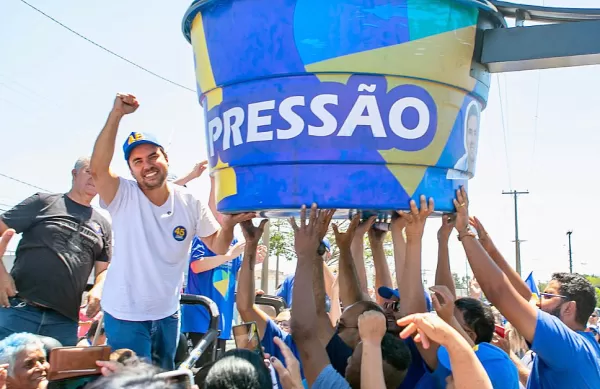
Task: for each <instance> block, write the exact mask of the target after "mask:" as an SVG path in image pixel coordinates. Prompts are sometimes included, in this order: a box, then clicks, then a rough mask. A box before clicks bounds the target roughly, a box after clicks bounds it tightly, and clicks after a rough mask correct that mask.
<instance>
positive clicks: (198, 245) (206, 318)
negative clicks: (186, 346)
mask: <svg viewBox="0 0 600 389" xmlns="http://www.w3.org/2000/svg"><path fill="white" fill-rule="evenodd" d="M244 245H245V244H244V243H238V241H237V239H234V240H233V242H232V247H231V249H230V250H229V252H228V253H227V254H225V255H216V254H215V253H213V252H212V251H210V249H209V248H208V247H207V246H206V245H205V244H204V242H202V240H200V239H199V238H198V237H194V240H193V241H192V251H191V255H190V268H189V272H188V277H187V284H186V287H185V291H184V292H185V293H188V294H195V295H200V296H206V297H208V298H209V299H211V300H212V301H214V302H215V304H217V307H218V308H219V313H220V314H221V316H220V321H219V331H221V334H220V335H219V340H218V341H217V355H215V357H216V358H218V357H219V356H220V355H221V354H223V353H224V352H225V343H226V341H227V340H228V339H229V338H230V335H231V324H232V321H233V304H234V302H235V284H236V279H237V274H238V270H239V269H240V267H241V264H242V256H241V254H242V253H243V250H244ZM181 315H182V317H181V332H183V333H185V334H186V336H187V338H188V341H189V342H190V343H191V344H190V346H191V347H192V348H193V347H194V346H195V345H196V344H198V342H199V341H200V339H202V337H203V336H204V334H205V333H206V331H207V330H208V325H209V322H210V315H209V313H208V312H207V310H206V308H204V307H202V306H200V305H182V307H181ZM211 360H212V349H209V351H206V352H205V353H204V354H203V355H202V357H201V360H200V361H199V366H202V365H203V364H204V363H205V362H208V361H211Z"/></svg>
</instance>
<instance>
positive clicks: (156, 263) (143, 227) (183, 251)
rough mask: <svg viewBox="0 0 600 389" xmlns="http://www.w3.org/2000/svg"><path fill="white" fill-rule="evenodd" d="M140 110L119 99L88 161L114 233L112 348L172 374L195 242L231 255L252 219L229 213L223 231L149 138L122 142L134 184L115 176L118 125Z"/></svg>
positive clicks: (108, 303)
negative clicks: (237, 232)
mask: <svg viewBox="0 0 600 389" xmlns="http://www.w3.org/2000/svg"><path fill="white" fill-rule="evenodd" d="M138 106H139V103H138V102H137V100H136V98H135V97H134V96H132V95H117V97H116V99H115V102H114V106H113V108H112V110H111V112H110V115H109V117H108V120H107V122H106V125H105V126H104V129H102V132H101V133H100V135H99V136H98V139H97V140H96V144H95V145H94V152H93V154H92V159H91V164H90V170H91V173H92V176H93V178H94V181H95V184H96V187H97V188H98V194H99V195H100V199H101V206H102V207H103V208H106V209H107V210H108V211H109V212H110V214H111V216H112V223H113V231H114V235H115V245H114V246H115V247H114V254H113V260H112V262H111V266H110V267H109V269H108V273H107V275H106V281H105V284H104V285H105V286H104V292H103V295H102V308H103V309H104V312H105V315H104V320H105V328H106V335H107V337H108V343H109V345H110V346H111V347H112V348H113V349H120V348H128V349H132V350H133V351H135V352H136V353H137V354H138V355H139V356H140V357H145V358H148V359H150V358H151V357H152V356H155V362H157V363H158V364H159V365H160V366H161V367H162V368H164V369H173V368H174V356H175V350H176V348H177V340H178V338H179V293H180V290H181V283H182V279H183V278H182V275H183V272H184V270H185V267H186V266H187V258H188V252H189V248H190V244H191V241H192V239H193V237H194V236H195V235H197V236H199V237H201V238H202V241H203V242H204V243H205V244H206V245H207V246H208V247H209V248H210V249H211V250H212V251H213V252H215V253H217V254H225V253H226V252H227V250H228V249H229V245H230V244H231V241H232V240H233V228H234V226H235V225H236V224H237V223H239V222H241V221H244V220H249V219H251V218H253V217H254V214H253V213H245V214H238V215H224V216H223V219H222V224H221V226H220V225H219V224H218V223H217V221H216V220H215V218H214V216H213V214H212V213H211V211H210V209H209V208H208V207H207V206H206V205H205V204H203V203H202V202H201V201H199V200H198V199H196V198H195V197H194V196H192V195H191V194H189V193H188V192H187V191H186V189H185V188H182V187H179V186H178V185H172V184H171V183H168V182H167V175H168V158H167V155H166V153H165V150H164V149H163V147H162V146H161V145H160V143H159V142H158V141H157V140H156V139H155V138H154V137H153V136H151V135H150V134H144V133H137V132H132V133H131V134H130V135H129V136H128V137H127V140H126V141H125V144H124V145H123V152H124V154H125V160H126V161H127V164H128V166H129V169H130V171H131V175H132V176H133V177H134V178H135V181H133V180H126V179H124V178H122V177H119V176H117V175H115V174H113V173H112V172H111V171H110V168H109V166H110V162H111V160H112V156H113V154H114V148H115V138H116V136H117V131H118V127H119V123H120V121H121V119H122V118H123V116H125V115H127V114H130V113H133V112H135V110H136V109H137V108H138Z"/></svg>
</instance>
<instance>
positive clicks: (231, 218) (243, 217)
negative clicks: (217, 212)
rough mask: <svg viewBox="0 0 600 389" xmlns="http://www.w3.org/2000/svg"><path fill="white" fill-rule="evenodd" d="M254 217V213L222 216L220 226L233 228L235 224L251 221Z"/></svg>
mask: <svg viewBox="0 0 600 389" xmlns="http://www.w3.org/2000/svg"><path fill="white" fill-rule="evenodd" d="M255 217H256V212H243V213H234V214H232V215H223V216H222V219H221V225H222V226H223V228H233V227H235V225H236V224H240V223H242V222H245V221H251V220H252V219H254V218H255Z"/></svg>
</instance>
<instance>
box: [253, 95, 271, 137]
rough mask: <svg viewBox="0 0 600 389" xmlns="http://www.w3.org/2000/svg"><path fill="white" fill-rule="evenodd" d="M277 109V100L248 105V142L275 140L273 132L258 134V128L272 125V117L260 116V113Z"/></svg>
mask: <svg viewBox="0 0 600 389" xmlns="http://www.w3.org/2000/svg"><path fill="white" fill-rule="evenodd" d="M273 108H275V100H268V101H261V102H259V103H252V104H248V135H247V137H246V142H264V141H269V140H273V131H265V132H258V128H259V127H262V126H268V125H270V124H271V115H267V116H259V114H260V111H265V110H267V109H273Z"/></svg>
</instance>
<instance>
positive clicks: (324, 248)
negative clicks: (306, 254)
mask: <svg viewBox="0 0 600 389" xmlns="http://www.w3.org/2000/svg"><path fill="white" fill-rule="evenodd" d="M325 251H327V246H325V243H323V242H321V244H320V245H319V248H318V249H317V254H319V255H321V256H322V255H323V254H325Z"/></svg>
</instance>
